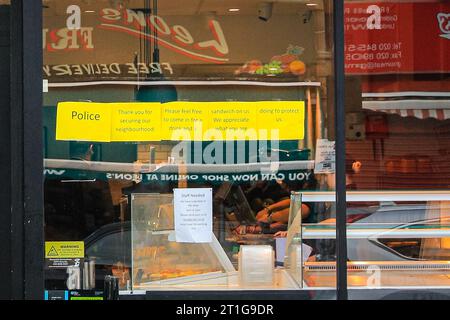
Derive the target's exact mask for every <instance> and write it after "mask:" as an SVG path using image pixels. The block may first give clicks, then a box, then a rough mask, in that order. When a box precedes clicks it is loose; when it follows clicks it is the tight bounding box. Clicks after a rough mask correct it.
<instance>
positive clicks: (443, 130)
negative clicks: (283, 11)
mask: <svg viewBox="0 0 450 320" xmlns="http://www.w3.org/2000/svg"><path fill="white" fill-rule="evenodd" d="M449 13H450V5H449V2H448V1H409V2H408V1H374V2H371V1H364V2H361V1H346V2H345V21H344V23H345V62H346V65H345V68H346V105H345V107H346V120H347V124H346V136H347V142H346V149H347V159H348V163H349V164H348V171H347V180H348V181H347V183H348V200H349V203H348V210H347V216H348V222H349V223H348V229H347V233H348V242H347V245H348V255H349V256H348V258H349V270H348V284H349V286H350V287H375V288H380V287H408V288H412V287H422V288H424V287H448V286H449V285H450V282H449V278H448V268H449V255H448V253H449V241H450V240H449V237H450V233H449V225H448V219H449V214H450V211H449V208H450V203H449V201H450V192H449V187H450V182H449V181H450V170H449V166H448V163H449V155H450V139H449V138H450V101H449V97H450V78H449V73H450V64H449V59H448V57H449V52H450V40H449V39H450V28H449V27H450V24H449Z"/></svg>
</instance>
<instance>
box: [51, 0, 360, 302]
mask: <svg viewBox="0 0 450 320" xmlns="http://www.w3.org/2000/svg"><path fill="white" fill-rule="evenodd" d="M44 4H45V5H44V7H43V17H44V29H43V49H44V61H43V62H44V63H43V64H44V66H43V78H44V79H45V80H48V87H49V90H48V92H46V93H44V107H43V108H44V112H43V115H44V119H43V122H44V127H45V130H44V135H45V141H46V143H45V149H46V150H45V155H46V156H45V219H46V226H45V235H46V248H48V249H49V250H48V252H47V250H46V261H47V263H46V288H47V289H52V290H54V289H60V290H64V289H68V285H69V286H70V288H69V289H75V288H76V289H98V290H101V289H102V285H103V280H104V277H105V276H106V275H113V276H117V277H119V283H120V289H121V292H122V293H123V294H131V293H132V294H136V293H142V292H145V291H152V290H171V289H174V288H177V289H185V290H202V289H210V290H217V289H228V290H256V289H261V288H264V289H268V290H284V289H294V290H300V289H316V288H334V287H335V286H336V284H335V277H334V272H333V271H331V273H332V277H331V280H329V281H328V280H327V281H325V279H330V278H329V275H326V276H323V275H322V274H321V273H314V272H313V273H312V274H311V273H307V272H306V271H305V270H306V269H305V268H306V267H305V265H306V264H307V263H308V262H311V263H322V262H323V263H326V264H327V265H329V266H334V264H335V261H336V252H335V244H334V241H333V240H332V239H331V238H333V235H335V223H334V217H335V208H334V204H333V203H332V202H333V201H327V202H325V203H322V202H320V201H317V199H315V198H314V197H313V198H310V199H309V200H308V198H305V197H304V193H305V192H313V193H314V192H318V191H321V192H333V191H334V186H335V182H334V173H335V169H334V167H335V164H334V157H335V155H334V140H335V137H334V132H335V129H334V119H335V117H334V105H333V101H334V96H333V95H332V94H331V93H330V92H332V91H333V90H332V87H333V79H334V76H333V52H332V48H333V44H332V43H331V40H330V39H332V38H333V37H332V34H333V30H332V25H333V23H332V15H333V7H332V4H333V2H332V1H314V3H309V4H306V3H301V2H298V1H292V2H290V1H283V2H276V3H273V4H271V5H267V4H264V3H262V2H260V1H240V2H236V3H235V5H236V7H234V8H233V7H232V6H231V5H228V2H217V1H202V2H199V1H194V0H192V1H191V0H189V1H186V0H182V1H181V0H180V1H173V0H159V1H143V0H142V1H141V0H136V1H113V2H112V1H104V0H102V1H90V2H86V1H65V0H64V1H61V0H58V1H56V0H55V1H53V0H48V1H44ZM230 9H234V10H230ZM363 124H364V123H359V124H358V125H357V126H354V129H355V130H363V126H362V125H363ZM356 182H358V181H356ZM319 224H321V225H326V227H327V228H329V229H328V231H329V233H330V234H331V236H330V234H329V235H328V236H326V237H319V238H314V237H309V238H308V237H307V236H304V235H303V233H304V228H311V229H314V228H317V226H318V225H319ZM308 230H309V229H308ZM330 237H331V238H330ZM70 248H72V249H73V250H72V251H71V250H69V249H70ZM87 261H89V263H90V265H92V264H94V265H95V266H96V267H95V278H96V279H95V280H96V281H95V287H94V288H92V282H89V281H88V282H86V283H83V282H81V284H79V285H77V282H76V281H72V280H73V277H76V276H77V272H78V271H80V270H81V271H82V272H85V271H83V267H84V266H85V265H86V264H85V263H84V262H87ZM77 268H79V269H77ZM67 272H69V273H67ZM82 272H81V274H82ZM85 274H87V273H85ZM69 277H70V278H71V281H67V280H68V278H69ZM85 284H87V286H85Z"/></svg>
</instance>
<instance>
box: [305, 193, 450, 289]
mask: <svg viewBox="0 0 450 320" xmlns="http://www.w3.org/2000/svg"><path fill="white" fill-rule="evenodd" d="M301 195H302V200H303V201H309V202H317V203H319V202H329V203H332V202H333V201H334V197H335V195H334V193H333V192H311V193H303V194H301ZM347 201H348V208H347V254H348V262H347V273H348V285H349V287H355V288H393V287H395V288H396V287H409V288H413V287H439V288H443V287H449V286H450V259H449V258H450V193H448V192H445V191H442V192H439V191H429V192H415V191H385V192H348V193H347ZM299 237H301V239H302V241H304V242H308V241H309V242H312V243H314V244H315V246H316V248H320V247H321V245H320V244H321V243H324V242H328V243H329V242H334V241H335V238H336V227H335V219H334V218H333V217H331V218H329V219H326V220H323V221H321V222H319V223H316V224H303V225H302V226H301V235H299ZM316 253H317V252H316ZM302 265H303V269H302V273H303V280H304V282H303V285H304V288H332V287H335V285H336V276H335V275H336V263H335V260H334V261H333V259H323V257H321V256H320V252H319V254H315V255H312V256H311V257H309V258H308V259H306V260H305V261H303V264H302Z"/></svg>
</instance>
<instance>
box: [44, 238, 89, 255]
mask: <svg viewBox="0 0 450 320" xmlns="http://www.w3.org/2000/svg"><path fill="white" fill-rule="evenodd" d="M45 257H46V258H53V259H67V258H84V242H83V241H60V242H56V241H47V242H45Z"/></svg>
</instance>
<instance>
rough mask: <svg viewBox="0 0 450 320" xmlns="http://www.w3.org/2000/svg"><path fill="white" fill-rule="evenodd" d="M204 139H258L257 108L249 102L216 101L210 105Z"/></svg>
mask: <svg viewBox="0 0 450 320" xmlns="http://www.w3.org/2000/svg"><path fill="white" fill-rule="evenodd" d="M208 107H209V108H208V109H209V121H208V123H207V131H206V133H205V137H204V140H207V141H208V140H227V141H236V140H258V122H257V119H256V108H255V106H254V105H253V104H252V103H249V102H214V103H210V104H209V105H208Z"/></svg>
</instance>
